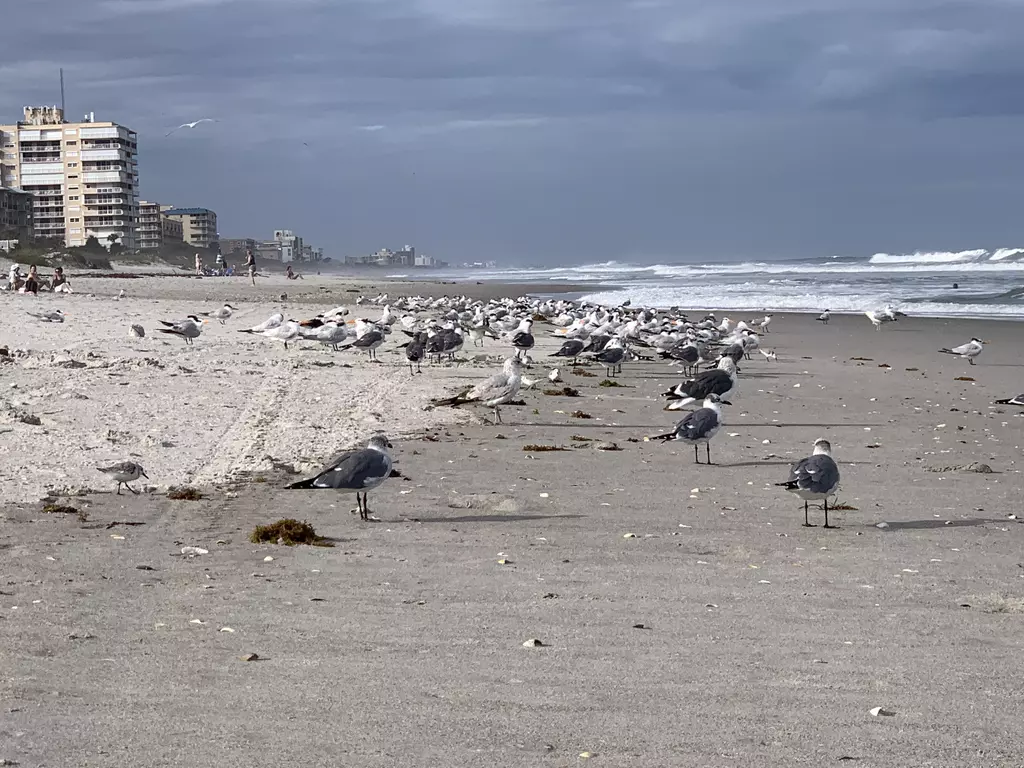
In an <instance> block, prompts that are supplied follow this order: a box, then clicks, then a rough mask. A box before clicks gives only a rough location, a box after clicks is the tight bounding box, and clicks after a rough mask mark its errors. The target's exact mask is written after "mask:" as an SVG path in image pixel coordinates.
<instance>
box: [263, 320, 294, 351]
mask: <svg viewBox="0 0 1024 768" xmlns="http://www.w3.org/2000/svg"><path fill="white" fill-rule="evenodd" d="M258 335H259V336H264V337H266V338H268V339H274V340H275V341H283V342H284V348H285V349H288V342H289V341H295V339H297V338H298V337H299V324H298V323H296V322H295V321H294V320H289V321H287V322H284V323H281V324H280V325H275V326H274V327H273V328H267V330H265V331H263V332H261V333H259V334H258Z"/></svg>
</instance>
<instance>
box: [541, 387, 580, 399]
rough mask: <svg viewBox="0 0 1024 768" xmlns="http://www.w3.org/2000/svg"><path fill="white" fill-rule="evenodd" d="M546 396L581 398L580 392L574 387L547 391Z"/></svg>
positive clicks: (545, 391)
mask: <svg viewBox="0 0 1024 768" xmlns="http://www.w3.org/2000/svg"><path fill="white" fill-rule="evenodd" d="M544 394H545V395H552V396H554V397H579V396H580V391H579V390H578V389H573V388H572V387H562V388H560V389H545V390H544Z"/></svg>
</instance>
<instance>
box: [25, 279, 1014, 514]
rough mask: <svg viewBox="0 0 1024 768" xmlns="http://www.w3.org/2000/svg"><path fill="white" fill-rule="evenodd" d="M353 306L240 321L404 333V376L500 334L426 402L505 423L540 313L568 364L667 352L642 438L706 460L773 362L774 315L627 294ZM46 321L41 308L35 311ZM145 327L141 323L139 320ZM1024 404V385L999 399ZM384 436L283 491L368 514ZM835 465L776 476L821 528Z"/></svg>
mask: <svg viewBox="0 0 1024 768" xmlns="http://www.w3.org/2000/svg"><path fill="white" fill-rule="evenodd" d="M356 306H357V307H359V308H360V309H359V310H357V311H358V312H359V314H360V315H368V314H370V313H371V312H372V308H373V307H374V306H376V307H378V308H379V310H380V316H379V318H377V319H368V318H366V317H353V316H351V315H352V313H351V311H350V310H349V309H348V308H347V307H344V306H342V307H336V308H334V309H331V310H329V311H327V312H322V313H319V314H317V315H315V316H313V317H310V318H307V319H303V320H293V319H286V318H285V315H284V313H276V314H274V315H272V316H271V317H269V318H267V319H266V320H265V321H263V322H262V323H259V324H258V325H255V326H252V327H249V328H242V329H238V332H240V333H246V334H250V335H255V336H260V337H263V338H266V339H268V340H271V341H279V342H282V343H283V344H284V347H285V349H287V348H288V345H289V344H291V343H296V342H313V343H318V344H321V345H324V346H328V347H331V348H332V349H334V350H348V349H354V350H357V351H362V352H364V353H365V354H366V355H367V358H368V360H370V361H373V362H379V360H378V358H377V350H378V349H379V348H380V347H381V346H382V345H383V344H384V343H385V341H386V340H387V338H388V337H389V336H390V335H392V334H393V333H395V332H396V331H397V332H398V333H399V334H400V335H399V336H397V337H396V338H397V339H398V340H399V341H402V343H400V344H397V345H396V348H397V349H401V350H404V355H405V358H406V363H407V364H408V366H409V371H410V375H414V376H415V375H417V374H419V373H422V364H423V363H424V362H428V363H429V362H431V361H434V362H437V363H440V362H442V361H443V360H445V359H448V360H454V359H455V356H456V355H457V354H458V353H459V352H460V351H461V350H462V349H463V347H464V345H465V343H466V340H467V338H468V339H469V340H470V341H471V342H472V345H473V346H474V347H478V346H483V345H484V344H485V343H486V341H485V340H486V339H493V340H500V341H503V342H504V343H506V344H507V345H509V346H511V347H512V348H513V349H514V350H515V352H514V354H512V355H511V356H509V357H508V358H507V359H505V360H504V362H503V364H502V368H501V370H500V371H498V372H495V373H494V374H493V375H491V376H489V377H487V378H486V379H484V380H482V381H480V382H479V383H477V384H475V385H473V386H471V387H468V388H466V389H463V390H461V391H459V392H456V393H454V394H452V395H451V396H449V397H445V398H440V399H436V400H434V401H432V406H433V407H459V406H466V405H474V404H475V405H479V406H483V407H485V408H488V409H490V410H491V411H492V413H493V423H494V424H501V423H502V419H501V406H503V405H507V404H509V403H512V402H514V401H515V400H516V399H517V397H519V395H520V392H521V390H523V389H527V388H529V387H530V386H532V384H533V383H534V382H532V381H530V380H528V379H526V378H525V376H524V374H525V371H526V370H527V368H528V366H530V365H531V364H534V363H535V361H534V359H533V358H532V357H531V356H530V352H531V351H532V350H534V347H535V345H536V337H535V336H534V326H535V324H536V323H537V322H544V323H545V324H547V325H550V326H551V329H550V330H549V331H548V333H549V334H550V335H551V336H553V337H555V338H556V339H558V340H560V341H561V344H560V346H559V347H558V349H557V350H555V351H554V352H552V353H550V354H549V355H548V357H550V358H556V359H557V358H561V359H563V360H566V361H567V362H569V363H570V364H572V365H576V364H578V363H579V362H580V361H581V360H586V361H589V362H591V363H596V364H599V365H601V366H603V367H604V368H605V370H606V372H607V373H608V375H609V376H615V375H616V374H617V373H619V372H621V370H622V366H623V364H624V363H626V362H630V361H637V360H640V361H657V360H660V361H667V362H668V363H669V364H670V365H672V366H675V367H679V368H681V369H682V370H681V372H682V374H683V375H684V376H685V378H684V379H683V380H682V381H680V382H679V383H678V384H676V385H674V386H672V387H670V388H669V389H668V390H667V391H666V392H664V393H663V395H662V396H663V398H664V400H665V406H664V409H665V410H666V411H679V410H683V409H687V408H689V407H691V406H693V407H694V409H693V410H690V411H688V412H687V413H686V415H685V416H684V417H683V418H682V419H681V420H679V421H678V422H677V423H676V425H675V426H674V427H673V428H672V429H671V430H670V431H667V432H665V433H663V434H659V435H655V436H652V437H647V438H645V441H660V442H662V443H671V442H681V443H683V444H684V445H687V446H692V447H693V449H694V462H695V463H697V464H700V463H702V462H701V461H700V448H701V446H703V448H704V454H705V459H706V463H707V464H711V463H712V462H711V442H712V440H713V439H714V437H715V435H716V434H717V433H718V432H719V431H720V430H721V428H722V426H723V424H724V418H723V406H731V405H732V400H733V399H735V398H736V397H737V396H738V394H739V386H738V385H739V378H740V373H741V365H745V364H746V363H747V361H749V360H751V359H752V357H753V356H754V354H755V353H756V354H758V355H759V356H760V357H761V358H763V359H764V360H765V361H772V362H773V361H775V360H777V359H778V358H777V355H776V354H775V351H774V350H771V349H763V348H762V340H763V338H764V337H765V336H766V335H768V334H769V333H770V330H769V326H770V324H771V322H772V315H770V314H768V315H765V316H764V317H763V318H761V319H759V320H755V321H752V322H750V323H746V322H742V321H741V322H735V323H734V322H733V321H732V320H731V319H729V318H723V319H722V320H718V319H717V318H716V317H715V315H714V314H708V315H706V316H704V317H703V318H701V319H700V320H696V321H692V320H690V319H688V318H687V316H686V315H685V314H684V313H682V312H680V311H678V310H676V309H672V310H667V311H665V310H660V311H659V310H653V309H646V308H633V307H631V306H630V305H629V302H627V303H626V304H624V305H622V306H619V307H614V308H610V307H603V306H598V305H593V304H587V303H579V302H574V301H568V300H554V299H551V300H539V299H534V298H527V297H520V298H514V299H513V298H504V299H496V300H491V301H486V302H485V301H479V300H471V299H468V298H465V297H462V298H458V297H455V298H453V297H442V298H432V297H422V296H415V297H400V298H396V299H394V300H391V299H390V298H389V297H388V296H387V295H386V294H380V295H378V296H377V297H376V298H374V299H369V298H367V297H360V298H359V299H358V300H357V302H356ZM235 311H236V308H235V307H233V306H231V305H230V304H225V305H224V306H223V307H221V308H220V309H218V310H215V311H212V312H204V313H195V314H192V315H189V316H188V317H186V318H183V319H182V320H179V321H173V322H172V321H161V325H162V326H163V327H161V328H158V329H157V330H158V331H159V332H160V333H164V334H169V335H173V336H178V337H180V338H182V339H183V340H184V342H185V343H186V344H189V345H191V344H193V343H194V341H195V340H196V339H197V338H199V337H200V335H201V334H202V330H203V326H204V324H206V323H209V322H210V321H214V320H215V321H218V322H219V323H221V324H222V325H224V324H226V323H227V321H228V320H229V319H230V318H231V317H232V315H233V313H234V312H235ZM865 314H866V315H867V317H868V319H869V320H870V321H871V323H872V324H873V325H874V327H875V328H876V329H880V328H881V327H882V326H883V325H884V324H886V323H890V322H897V321H898V320H899V319H900V318H903V317H906V315H905V314H904V313H902V312H900V311H898V310H896V309H895V308H893V307H891V306H888V307H884V308H882V309H878V310H871V311H868V312H866V313H865ZM40 319H43V318H40ZM830 319H831V311H830V310H827V309H826V310H825V311H823V312H822V313H821V314H820V315H819V316H818V317H817V320H818V321H820V322H822V323H823V324H825V325H827V324H828V323H829V321H830ZM140 330H141V329H140ZM984 344H985V342H983V341H981V340H979V339H971V340H970V341H969V342H967V343H966V344H962V345H960V346H956V347H952V348H943V349H941V350H939V351H940V352H941V353H945V354H950V355H955V356H958V357H960V358H963V359H965V360H967V361H968V362H969V363H970V364H971V365H974V364H975V359H976V358H977V357H978V355H980V354H981V352H982V350H983V349H984ZM548 378H549V380H550V381H552V382H555V381H559V380H560V377H559V371H558V369H557V368H556V369H554V370H552V371H550V373H549V374H548ZM997 402H999V403H1001V404H1010V405H1021V406H1024V394H1022V395H1018V396H1016V397H1013V398H1007V399H1003V400H999V401H997ZM391 448H392V445H391V442H390V441H389V440H388V439H387V437H385V436H383V435H375V436H374V437H373V438H371V439H370V441H369V443H368V444H367V445H366V446H365V447H362V448H356V449H353V450H348V451H344V452H343V453H341V454H340V455H339V456H338V457H336V458H335V459H334V460H333V461H331V462H330V463H329V464H328V466H327V467H326V468H325V469H324V470H323V471H322V472H320V473H319V474H318V475H316V476H315V477H312V478H309V479H306V480H302V481H300V482H297V483H293V484H291V485H289V486H287V487H288V488H289V489H307V490H309V489H314V490H334V491H340V492H348V493H355V494H356V503H357V509H356V510H353V512H358V513H359V515H360V518H361V519H362V520H371V519H374V518H372V517H371V516H370V512H369V505H368V498H367V495H368V493H369V492H370V491H372V490H374V489H376V488H378V487H379V486H380V485H381V484H383V483H384V482H385V481H386V480H387V479H388V478H389V477H390V476H391V473H392V466H393V460H392V458H391V455H390V453H389V449H391ZM98 469H99V470H100V471H101V472H104V473H106V474H107V475H108V476H110V477H111V479H113V480H115V481H116V482H117V492H118V493H120V490H121V486H122V485H124V486H125V487H127V488H128V489H129V490H132V491H134V489H132V488H131V486H130V485H128V483H130V482H133V481H136V480H138V479H139V478H141V477H146V475H145V470H144V469H143V468H142V466H141V465H139V464H137V463H135V462H122V463H119V464H115V465H113V466H110V467H101V468H98ZM839 483H840V472H839V467H838V465H837V464H836V462H835V460H834V459H833V458H832V447H831V445H830V444H829V442H828V441H827V440H824V439H819V440H817V441H816V442H815V443H814V446H813V452H812V453H811V455H809V456H807V457H806V458H804V459H801V460H800V461H798V462H797V463H795V464H793V465H792V467H791V468H790V472H789V475H788V476H787V478H786V479H785V480H784V481H783V482H781V483H777V485H778V486H780V487H782V488H784V489H785V490H787V491H789V492H791V493H793V494H795V495H796V496H797V497H798V498H799V499H801V500H802V501H803V502H804V525H807V526H810V525H811V523H810V520H809V506H808V505H809V503H810V502H812V501H820V502H822V509H823V510H824V514H825V527H826V528H831V527H834V526H832V525H831V524H830V523H829V518H828V512H829V506H828V500H829V499H830V498H832V497H833V496H834V495H835V494H836V493H837V491H838V489H839Z"/></svg>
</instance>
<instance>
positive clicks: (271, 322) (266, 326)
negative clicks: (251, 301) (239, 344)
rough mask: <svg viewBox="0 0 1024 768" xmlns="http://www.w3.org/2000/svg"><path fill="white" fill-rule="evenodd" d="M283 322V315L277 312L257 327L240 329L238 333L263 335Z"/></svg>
mask: <svg viewBox="0 0 1024 768" xmlns="http://www.w3.org/2000/svg"><path fill="white" fill-rule="evenodd" d="M283 322H284V315H283V314H281V313H280V312H278V313H277V314H274V315H271V316H270V317H268V318H267V319H266V320H264V321H263V322H262V323H260V324H259V325H254V326H253V327H252V328H242V329H240V330H239V331H238V332H239V333H263V332H264V331H269V330H270V329H271V328H277V326H279V325H281V323H283Z"/></svg>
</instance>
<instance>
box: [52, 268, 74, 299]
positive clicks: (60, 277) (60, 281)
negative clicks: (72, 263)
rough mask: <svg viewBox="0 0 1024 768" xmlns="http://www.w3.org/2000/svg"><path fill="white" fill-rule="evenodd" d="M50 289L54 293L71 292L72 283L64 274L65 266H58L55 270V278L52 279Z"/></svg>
mask: <svg viewBox="0 0 1024 768" xmlns="http://www.w3.org/2000/svg"><path fill="white" fill-rule="evenodd" d="M50 290H51V291H53V292H54V293H71V285H70V284H69V283H68V279H67V278H66V277H65V276H64V267H56V268H55V269H54V270H53V280H51V281H50Z"/></svg>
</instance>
